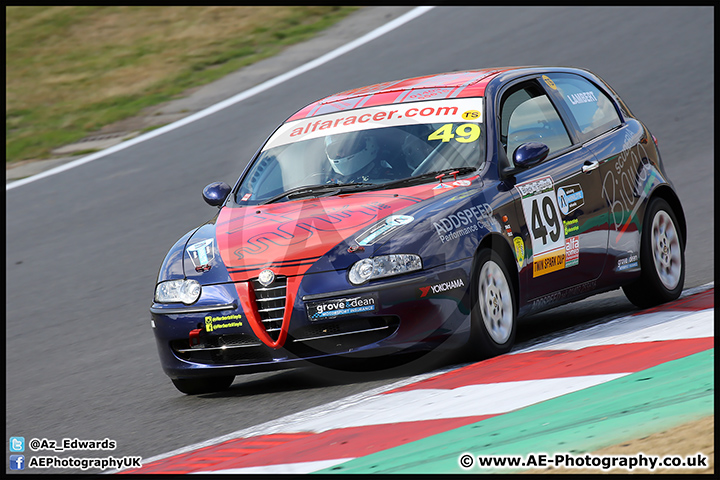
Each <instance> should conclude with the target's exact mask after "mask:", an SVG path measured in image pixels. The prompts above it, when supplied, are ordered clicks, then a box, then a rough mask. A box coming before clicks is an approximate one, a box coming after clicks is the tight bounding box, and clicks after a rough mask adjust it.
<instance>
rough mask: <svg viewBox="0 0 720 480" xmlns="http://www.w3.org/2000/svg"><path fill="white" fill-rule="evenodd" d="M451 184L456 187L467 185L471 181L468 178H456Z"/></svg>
mask: <svg viewBox="0 0 720 480" xmlns="http://www.w3.org/2000/svg"><path fill="white" fill-rule="evenodd" d="M452 184H453V185H455V186H456V187H469V186H470V185H472V182H471V181H470V180H456V181H454V182H453V183H452Z"/></svg>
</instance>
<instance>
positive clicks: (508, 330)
mask: <svg viewBox="0 0 720 480" xmlns="http://www.w3.org/2000/svg"><path fill="white" fill-rule="evenodd" d="M475 272H476V273H475V277H474V279H473V285H472V289H473V291H472V294H473V297H472V298H473V309H472V313H471V317H472V329H471V338H470V345H469V347H470V349H471V353H472V355H473V356H474V357H476V358H488V357H494V356H496V355H501V354H503V353H507V352H509V351H510V348H512V346H513V343H514V342H515V331H516V323H517V321H516V317H517V307H516V300H515V293H514V290H513V286H512V281H511V280H510V275H509V274H508V271H507V268H506V267H505V263H504V262H503V261H502V259H501V258H500V256H499V255H498V254H497V253H495V252H493V251H492V250H487V249H485V250H482V251H481V252H480V253H479V255H478V258H477V263H476V268H475Z"/></svg>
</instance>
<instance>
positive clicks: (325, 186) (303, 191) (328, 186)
mask: <svg viewBox="0 0 720 480" xmlns="http://www.w3.org/2000/svg"><path fill="white" fill-rule="evenodd" d="M374 185H375V184H373V183H346V184H337V183H322V184H318V185H302V186H300V187H295V188H291V189H290V190H286V191H285V192H283V193H281V194H279V195H275V196H274V197H272V198H271V199H270V200H268V201H266V202H263V205H267V204H268V203H274V202H276V201H278V200H280V199H282V198H285V197H287V198H288V199H290V200H292V199H295V198H300V197H307V196H314V195H317V194H322V193H326V192H333V193H332V194H333V195H339V194H341V193H346V192H352V191H355V190H359V189H360V188H367V187H368V186H374Z"/></svg>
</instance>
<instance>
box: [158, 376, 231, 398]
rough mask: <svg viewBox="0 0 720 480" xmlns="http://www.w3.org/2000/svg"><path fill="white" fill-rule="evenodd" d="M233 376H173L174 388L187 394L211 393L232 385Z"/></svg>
mask: <svg viewBox="0 0 720 480" xmlns="http://www.w3.org/2000/svg"><path fill="white" fill-rule="evenodd" d="M233 380H235V377H234V376H233V375H230V376H226V377H207V378H173V379H172V382H173V385H175V388H177V389H178V390H180V391H181V392H182V393H185V394H187V395H198V394H201V393H213V392H221V391H223V390H227V389H228V387H230V385H232V383H233Z"/></svg>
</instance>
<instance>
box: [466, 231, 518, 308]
mask: <svg viewBox="0 0 720 480" xmlns="http://www.w3.org/2000/svg"><path fill="white" fill-rule="evenodd" d="M484 248H487V249H489V250H492V251H494V252H495V253H497V254H498V255H500V258H501V259H502V261H503V262H504V263H505V267H506V268H507V270H508V273H509V274H510V281H511V282H512V286H513V293H514V294H515V304H516V305H515V308H516V309H518V310H519V308H520V306H519V301H520V278H519V275H518V269H517V264H516V263H515V254H514V253H513V251H512V248H511V247H510V244H509V243H508V242H507V241H506V240H505V237H504V236H503V235H502V234H500V233H496V232H491V233H490V234H488V235H486V236H485V238H483V239H482V241H481V242H480V244H479V245H478V248H477V251H476V252H475V258H477V257H478V254H479V253H480V251H481V250H482V249H484ZM476 268H477V266H476Z"/></svg>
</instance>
